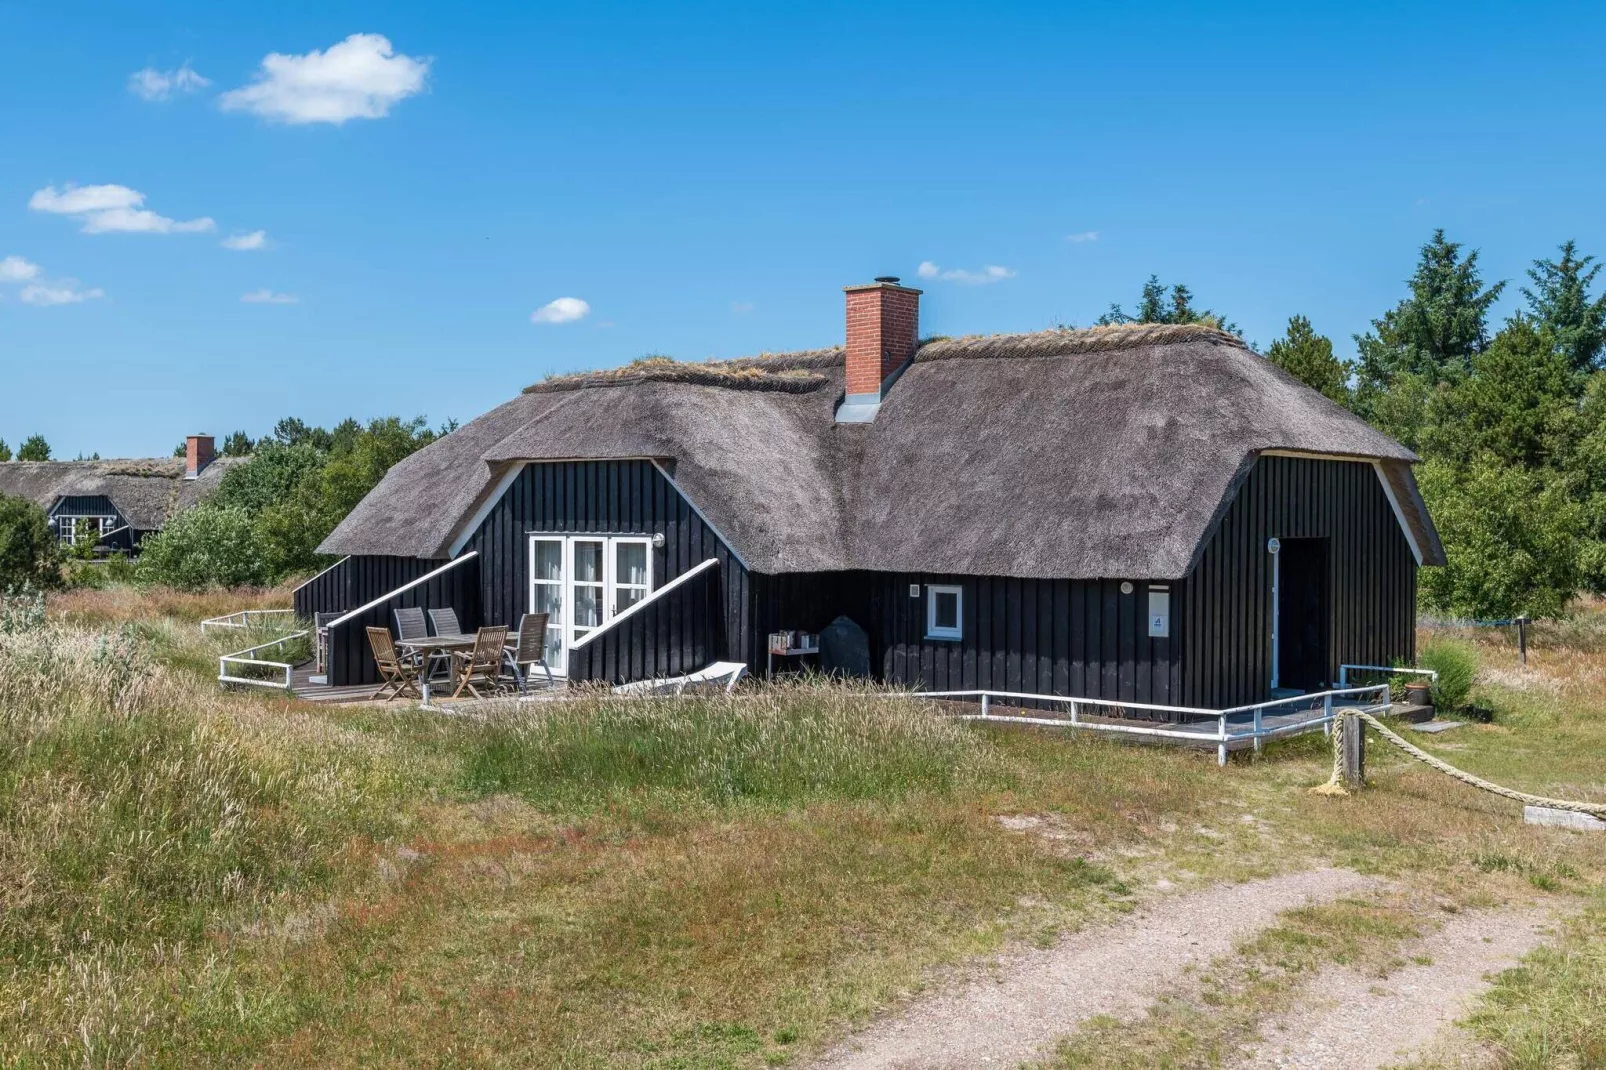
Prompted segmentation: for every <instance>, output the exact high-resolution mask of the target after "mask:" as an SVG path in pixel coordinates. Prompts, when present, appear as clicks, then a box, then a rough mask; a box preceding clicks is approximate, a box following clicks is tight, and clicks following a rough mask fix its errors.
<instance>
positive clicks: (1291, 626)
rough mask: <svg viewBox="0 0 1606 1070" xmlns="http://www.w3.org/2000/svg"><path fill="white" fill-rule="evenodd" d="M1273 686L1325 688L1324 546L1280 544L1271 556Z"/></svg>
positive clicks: (1324, 543)
mask: <svg viewBox="0 0 1606 1070" xmlns="http://www.w3.org/2000/svg"><path fill="white" fill-rule="evenodd" d="M1277 572H1278V578H1277V686H1278V687H1286V688H1294V689H1296V690H1299V691H1320V690H1322V689H1323V688H1324V687H1326V685H1327V672H1328V656H1327V540H1326V539H1283V540H1282V549H1281V550H1280V551H1278V554H1277Z"/></svg>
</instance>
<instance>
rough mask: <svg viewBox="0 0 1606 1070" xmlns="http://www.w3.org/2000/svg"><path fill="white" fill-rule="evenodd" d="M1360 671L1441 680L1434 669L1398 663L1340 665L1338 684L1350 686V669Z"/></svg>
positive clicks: (1433, 681)
mask: <svg viewBox="0 0 1606 1070" xmlns="http://www.w3.org/2000/svg"><path fill="white" fill-rule="evenodd" d="M1351 669H1355V670H1357V671H1359V672H1386V673H1388V674H1389V675H1390V676H1394V675H1396V674H1405V675H1410V676H1426V677H1428V679H1429V681H1430V682H1432V683H1435V684H1436V683H1438V682H1439V674H1438V673H1437V672H1436V671H1434V670H1433V669H1407V668H1403V667H1401V666H1397V665H1340V666H1339V667H1338V686H1339V687H1348V686H1349V674H1350V670H1351Z"/></svg>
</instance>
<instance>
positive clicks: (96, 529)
mask: <svg viewBox="0 0 1606 1070" xmlns="http://www.w3.org/2000/svg"><path fill="white" fill-rule="evenodd" d="M55 525H56V539H57V541H58V542H60V543H61V544H62V545H64V546H77V545H78V544H79V543H91V544H93V543H97V542H99V541H100V540H101V539H103V538H105V537H106V536H107V535H110V534H111V533H112V532H114V531H116V530H117V518H116V517H115V516H83V515H81V514H74V513H58V514H56V518H55Z"/></svg>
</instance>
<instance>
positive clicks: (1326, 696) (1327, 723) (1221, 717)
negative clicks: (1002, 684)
mask: <svg viewBox="0 0 1606 1070" xmlns="http://www.w3.org/2000/svg"><path fill="white" fill-rule="evenodd" d="M910 695H911V697H920V698H963V699H970V698H979V699H980V700H981V712H980V713H966V714H960V715H959V718H960V720H965V721H997V722H1002V723H1005V724H1029V725H1038V726H1042V727H1048V728H1075V729H1086V730H1088V731H1093V732H1111V733H1115V734H1118V735H1133V736H1152V737H1156V738H1161V739H1177V740H1186V741H1189V742H1193V743H1199V742H1205V741H1212V740H1213V741H1214V742H1215V743H1216V761H1217V763H1218V764H1220V765H1226V764H1227V751H1228V749H1229V748H1230V747H1231V746H1232V745H1233V744H1234V743H1241V742H1243V741H1245V740H1248V741H1250V743H1251V744H1252V745H1253V746H1254V748H1255V750H1257V751H1258V750H1260V749H1261V747H1262V746H1263V745H1264V744H1265V741H1266V740H1268V739H1275V738H1278V737H1280V736H1293V735H1299V734H1300V733H1303V732H1313V731H1315V730H1316V729H1318V728H1320V729H1322V731H1323V732H1331V731H1332V726H1333V721H1334V719H1335V718H1336V716H1337V714H1336V713H1335V712H1334V705H1335V702H1334V700H1335V699H1337V700H1339V701H1338V703H1337V705H1340V706H1342V705H1345V702H1344V701H1343V700H1345V699H1349V700H1351V701H1350V702H1349V703H1348V704H1349V705H1356V706H1360V708H1362V709H1365V710H1367V711H1368V712H1370V711H1372V710H1376V709H1380V708H1382V707H1384V706H1387V705H1388V697H1389V696H1388V685H1387V684H1373V685H1370V686H1367V687H1345V688H1335V689H1333V690H1331V691H1317V692H1314V693H1312V694H1308V695H1297V696H1295V697H1293V698H1284V699H1273V700H1271V701H1268V702H1256V703H1253V704H1251V705H1248V706H1234V707H1232V708H1231V709H1225V710H1211V709H1204V708H1202V707H1198V706H1162V705H1158V704H1155V703H1150V702H1119V701H1115V700H1113V699H1096V698H1080V697H1070V696H1067V695H1036V694H1030V693H1026V692H1020V691H989V690H970V691H914V692H910ZM1368 695H1369V696H1371V702H1370V703H1365V704H1363V702H1362V699H1363V697H1364V696H1368ZM996 699H1004V700H1014V701H1017V702H1019V701H1031V702H1048V703H1057V704H1063V705H1068V706H1069V707H1070V715H1069V717H1068V718H1066V717H1032V716H1029V715H1025V714H995V713H993V712H992V703H993V701H994V700H996ZM1317 699H1320V700H1321V703H1322V704H1321V707H1320V709H1317V708H1316V707H1314V706H1312V705H1310V704H1311V703H1314V702H1315V701H1316V700H1317ZM1298 706H1306V707H1308V712H1309V713H1310V714H1312V716H1309V717H1296V718H1295V719H1293V720H1283V721H1280V722H1278V723H1273V724H1269V725H1268V724H1267V723H1266V719H1265V715H1266V711H1268V710H1276V709H1279V708H1284V707H1298ZM1088 707H1093V708H1094V709H1093V710H1088V711H1087V712H1092V713H1093V714H1094V716H1096V717H1097V716H1100V714H1099V713H1098V712H1097V710H1099V709H1108V710H1112V711H1114V712H1112V713H1108V714H1104V715H1103V716H1107V717H1111V718H1116V717H1120V716H1121V714H1122V711H1125V710H1144V711H1148V712H1152V713H1167V714H1174V715H1176V716H1177V717H1178V718H1179V721H1178V722H1177V723H1174V724H1156V725H1154V726H1153V727H1150V726H1149V725H1135V724H1120V723H1112V722H1111V721H1106V720H1091V721H1090V720H1087V719H1086V718H1085V717H1084V716H1083V713H1084V711H1085V710H1087V708H1088ZM1295 712H1297V711H1295ZM1244 715H1248V717H1249V722H1248V727H1247V728H1243V729H1240V728H1236V727H1234V726H1233V725H1232V723H1231V722H1232V721H1233V720H1234V719H1236V718H1241V717H1243V716H1244ZM1180 718H1192V719H1193V720H1194V722H1195V723H1197V722H1199V721H1204V722H1209V721H1212V720H1213V721H1215V722H1216V724H1215V727H1214V730H1211V729H1210V728H1209V727H1208V725H1207V724H1206V725H1200V727H1199V728H1193V729H1190V728H1186V727H1183V722H1182V721H1181V720H1180Z"/></svg>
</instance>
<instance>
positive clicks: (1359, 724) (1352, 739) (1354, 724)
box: [1342, 710, 1366, 788]
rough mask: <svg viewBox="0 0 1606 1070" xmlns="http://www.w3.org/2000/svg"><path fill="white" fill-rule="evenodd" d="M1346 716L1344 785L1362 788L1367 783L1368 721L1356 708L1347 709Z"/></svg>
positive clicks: (1344, 716)
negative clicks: (1362, 718)
mask: <svg viewBox="0 0 1606 1070" xmlns="http://www.w3.org/2000/svg"><path fill="white" fill-rule="evenodd" d="M1342 716H1343V718H1344V738H1343V741H1342V742H1343V746H1344V751H1343V757H1344V786H1345V787H1347V788H1360V787H1364V786H1365V784H1366V722H1365V721H1362V720H1361V718H1360V715H1359V714H1357V713H1356V712H1355V711H1354V710H1345V711H1344V712H1343V714H1342Z"/></svg>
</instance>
